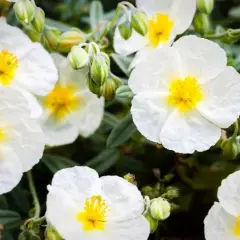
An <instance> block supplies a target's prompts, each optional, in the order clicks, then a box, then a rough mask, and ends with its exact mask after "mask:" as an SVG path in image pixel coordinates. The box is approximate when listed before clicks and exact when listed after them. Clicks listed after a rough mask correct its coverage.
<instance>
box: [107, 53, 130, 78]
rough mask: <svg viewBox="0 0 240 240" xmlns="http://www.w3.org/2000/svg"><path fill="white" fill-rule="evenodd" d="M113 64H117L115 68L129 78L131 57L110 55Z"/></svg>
mask: <svg viewBox="0 0 240 240" xmlns="http://www.w3.org/2000/svg"><path fill="white" fill-rule="evenodd" d="M111 57H112V59H113V60H114V62H115V63H116V64H117V66H118V67H119V68H120V70H122V72H123V73H125V75H126V76H129V74H130V69H129V68H130V64H131V62H132V60H133V58H132V57H124V56H120V55H118V54H115V53H114V54H112V55H111Z"/></svg>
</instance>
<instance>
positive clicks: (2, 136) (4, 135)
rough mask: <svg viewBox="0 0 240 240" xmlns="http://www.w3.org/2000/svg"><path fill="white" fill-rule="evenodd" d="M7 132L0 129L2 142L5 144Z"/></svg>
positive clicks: (0, 140)
mask: <svg viewBox="0 0 240 240" xmlns="http://www.w3.org/2000/svg"><path fill="white" fill-rule="evenodd" d="M6 137H7V136H6V130H4V129H3V128H0V142H3V141H4V140H5V139H6Z"/></svg>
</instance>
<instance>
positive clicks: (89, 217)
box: [77, 196, 109, 232]
mask: <svg viewBox="0 0 240 240" xmlns="http://www.w3.org/2000/svg"><path fill="white" fill-rule="evenodd" d="M108 211H109V208H108V206H107V203H106V201H105V200H104V199H103V198H102V197H101V196H92V197H90V198H87V199H86V201H85V206H84V211H83V212H79V213H78V215H77V220H78V221H80V222H81V223H82V224H83V230H84V231H85V232H89V231H93V230H100V231H104V229H105V224H106V221H107V212H108Z"/></svg>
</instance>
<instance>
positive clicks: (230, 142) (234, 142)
mask: <svg viewBox="0 0 240 240" xmlns="http://www.w3.org/2000/svg"><path fill="white" fill-rule="evenodd" d="M221 148H222V151H223V155H224V156H225V157H226V158H227V159H230V160H233V159H235V158H236V157H237V156H238V154H239V153H240V142H239V138H235V137H231V138H229V139H227V140H224V141H223V142H222V145H221Z"/></svg>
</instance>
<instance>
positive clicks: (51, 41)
mask: <svg viewBox="0 0 240 240" xmlns="http://www.w3.org/2000/svg"><path fill="white" fill-rule="evenodd" d="M60 34H61V32H60V30H59V29H57V28H52V27H48V28H47V29H46V30H45V31H44V36H43V44H44V46H45V47H46V48H47V49H52V50H53V49H54V50H55V49H56V48H57V46H58V38H59V36H60Z"/></svg>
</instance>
